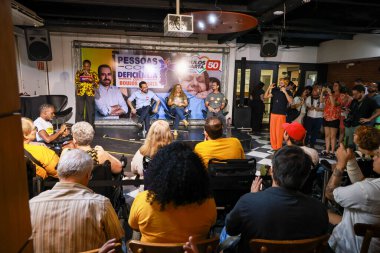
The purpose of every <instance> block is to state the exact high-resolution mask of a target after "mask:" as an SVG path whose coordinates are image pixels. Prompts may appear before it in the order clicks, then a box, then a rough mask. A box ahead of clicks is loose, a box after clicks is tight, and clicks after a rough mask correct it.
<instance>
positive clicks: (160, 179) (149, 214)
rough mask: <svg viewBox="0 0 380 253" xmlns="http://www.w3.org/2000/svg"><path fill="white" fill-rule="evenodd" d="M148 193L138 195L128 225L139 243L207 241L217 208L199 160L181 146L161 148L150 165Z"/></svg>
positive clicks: (182, 144) (186, 147)
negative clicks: (190, 238)
mask: <svg viewBox="0 0 380 253" xmlns="http://www.w3.org/2000/svg"><path fill="white" fill-rule="evenodd" d="M147 172H148V173H147V175H146V177H150V178H154V180H152V183H151V184H150V187H149V191H144V192H141V193H139V194H138V195H137V196H136V199H135V200H134V202H133V204H132V207H131V212H130V216H129V225H130V226H131V228H133V229H134V230H138V231H140V232H141V234H142V237H141V241H142V242H157V243H169V242H171V243H173V242H177V243H179V242H186V241H187V240H188V238H189V235H192V236H193V237H194V239H196V240H202V239H206V238H207V236H208V233H209V230H210V228H211V226H212V225H213V224H214V223H215V220H216V205H215V201H214V199H213V198H212V197H211V190H210V182H209V178H208V175H207V171H206V169H205V167H204V166H203V164H202V160H201V159H200V158H199V157H198V156H197V155H196V154H195V153H194V152H193V151H192V150H191V148H190V147H189V146H187V145H186V144H184V143H180V142H174V143H172V144H169V145H168V146H165V147H163V148H161V149H160V150H159V151H158V152H157V154H156V155H155V157H154V159H153V160H152V161H151V162H150V163H149V169H148V170H147Z"/></svg>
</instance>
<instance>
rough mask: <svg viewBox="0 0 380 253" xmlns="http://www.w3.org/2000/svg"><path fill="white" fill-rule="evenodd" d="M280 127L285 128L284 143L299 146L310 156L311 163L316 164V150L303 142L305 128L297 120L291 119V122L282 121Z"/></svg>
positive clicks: (317, 158) (317, 160)
mask: <svg viewBox="0 0 380 253" xmlns="http://www.w3.org/2000/svg"><path fill="white" fill-rule="evenodd" d="M282 127H283V128H284V130H285V132H284V141H285V142H286V145H287V146H291V145H295V146H299V147H300V148H302V149H303V151H304V152H305V153H306V154H308V155H309V156H310V158H311V160H312V161H313V164H314V165H317V164H318V163H319V155H318V151H317V150H315V149H313V148H309V147H306V146H305V144H304V139H305V135H306V130H305V128H304V127H303V126H302V125H301V124H300V123H298V122H297V121H293V122H292V123H284V124H282Z"/></svg>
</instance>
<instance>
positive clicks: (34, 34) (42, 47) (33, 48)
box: [25, 28, 52, 61]
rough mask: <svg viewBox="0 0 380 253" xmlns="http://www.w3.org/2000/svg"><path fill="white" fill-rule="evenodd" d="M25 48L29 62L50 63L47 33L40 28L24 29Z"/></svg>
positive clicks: (50, 56)
mask: <svg viewBox="0 0 380 253" xmlns="http://www.w3.org/2000/svg"><path fill="white" fill-rule="evenodd" d="M25 39H26V48H27V51H28V58H29V60H31V61H51V60H52V55H51V47H50V36H49V31H48V30H46V29H41V28H27V29H25Z"/></svg>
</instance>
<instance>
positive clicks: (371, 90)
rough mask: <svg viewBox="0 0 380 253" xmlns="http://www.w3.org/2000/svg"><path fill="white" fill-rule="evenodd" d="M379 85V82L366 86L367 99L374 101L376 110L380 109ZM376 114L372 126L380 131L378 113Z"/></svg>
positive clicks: (379, 114) (379, 116)
mask: <svg viewBox="0 0 380 253" xmlns="http://www.w3.org/2000/svg"><path fill="white" fill-rule="evenodd" d="M379 84H380V82H376V83H375V82H372V83H370V84H369V85H368V97H369V98H371V99H373V100H375V101H376V104H377V107H378V108H379V107H380V94H379ZM377 114H378V115H377V116H376V118H375V120H374V126H375V128H377V129H379V130H380V111H378V112H377Z"/></svg>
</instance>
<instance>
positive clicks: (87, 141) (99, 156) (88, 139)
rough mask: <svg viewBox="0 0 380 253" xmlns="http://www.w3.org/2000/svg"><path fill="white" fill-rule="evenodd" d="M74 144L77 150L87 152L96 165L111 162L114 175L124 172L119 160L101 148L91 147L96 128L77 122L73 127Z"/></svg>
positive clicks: (83, 122)
mask: <svg viewBox="0 0 380 253" xmlns="http://www.w3.org/2000/svg"><path fill="white" fill-rule="evenodd" d="M71 132H72V135H73V143H74V146H75V148H78V149H81V150H83V151H86V152H87V153H88V154H89V155H90V156H91V158H92V160H93V161H94V165H97V164H103V163H104V162H105V161H106V160H108V161H110V162H111V171H112V173H113V174H119V173H120V172H121V171H122V166H121V162H120V160H119V159H117V158H116V157H114V156H113V155H111V154H110V153H108V152H107V151H105V150H104V149H103V147H101V146H95V147H93V148H92V147H91V143H92V140H93V139H94V134H95V131H94V128H93V127H92V126H91V125H90V124H89V123H87V122H85V121H82V122H77V123H75V124H74V125H73V126H72V127H71Z"/></svg>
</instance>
